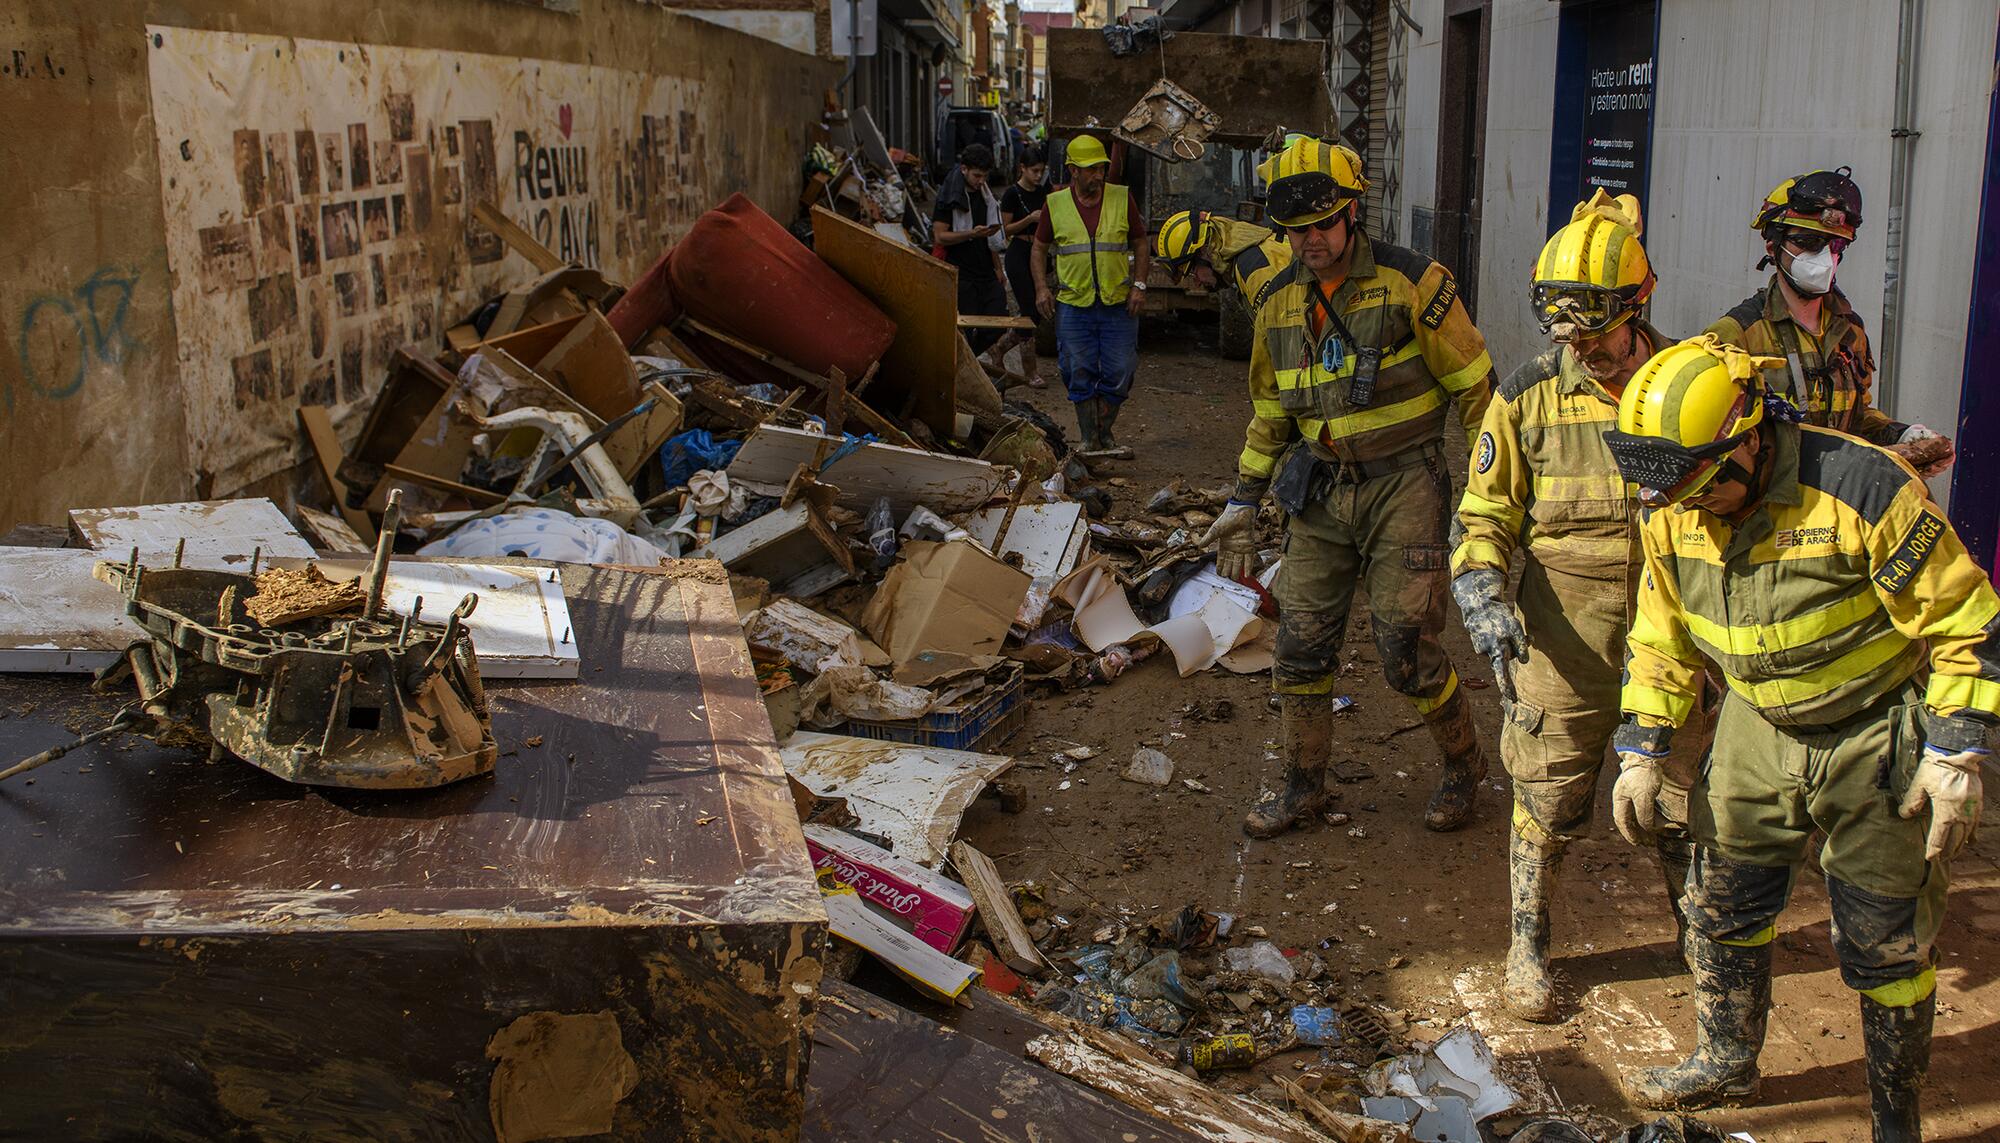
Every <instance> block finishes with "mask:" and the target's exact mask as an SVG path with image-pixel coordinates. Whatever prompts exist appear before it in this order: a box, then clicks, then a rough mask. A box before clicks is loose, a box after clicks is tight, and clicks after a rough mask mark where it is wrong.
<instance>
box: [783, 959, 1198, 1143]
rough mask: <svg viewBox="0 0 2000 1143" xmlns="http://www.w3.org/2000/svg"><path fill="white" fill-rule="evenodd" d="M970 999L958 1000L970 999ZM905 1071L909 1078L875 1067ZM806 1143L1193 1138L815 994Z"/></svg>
mask: <svg viewBox="0 0 2000 1143" xmlns="http://www.w3.org/2000/svg"><path fill="white" fill-rule="evenodd" d="M979 992H980V990H979V989H973V990H971V992H970V993H969V994H968V995H972V996H977V994H978V993H979ZM888 1061H909V1063H910V1066H884V1065H885V1062H888ZM799 1137H800V1139H802V1140H804V1141H806V1143H850V1141H853V1140H874V1139H897V1140H914V1139H963V1140H980V1141H981V1143H1051V1141H1056V1140H1077V1141H1082V1140H1091V1141H1093V1143H1096V1141H1106V1140H1108V1141H1124V1143H1188V1141H1189V1140H1195V1139H1198V1138H1200V1137H1199V1136H1196V1135H1192V1134H1189V1133H1187V1132H1185V1131H1181V1130H1178V1129H1176V1128H1174V1127H1173V1126H1172V1125H1170V1124H1167V1123H1163V1122H1161V1121H1160V1120H1157V1119H1154V1118H1153V1117H1151V1116H1150V1115H1144V1114H1141V1113H1140V1112H1138V1111H1134V1110H1132V1109H1131V1108H1128V1107H1126V1106H1124V1105H1123V1104H1121V1103H1118V1102H1116V1101H1114V1100H1111V1099H1108V1098H1106V1097H1105V1096H1103V1095H1100V1094H1098V1093H1097V1092H1095V1091H1093V1090H1091V1089H1090V1088H1087V1087H1085V1086H1083V1085H1082V1084H1079V1083H1076V1082H1075V1081H1073V1080H1070V1079H1067V1078H1065V1077H1063V1076H1059V1075H1056V1074H1054V1073H1052V1072H1050V1071H1049V1070H1047V1069H1046V1068H1041V1067H1037V1066H1036V1065H1034V1064H1031V1063H1028V1062H1026V1061H1024V1060H1022V1059H1021V1057H1020V1055H1019V1054H1018V1053H1017V1052H1012V1051H1008V1050H1007V1049H1005V1048H1002V1047H996V1046H994V1045H993V1044H989V1043H984V1042H981V1041H980V1040H979V1039H976V1038H974V1037H973V1036H969V1035H967V1034H965V1033H963V1032H960V1031H957V1030H955V1029H953V1028H949V1027H946V1026H945V1025H943V1024H940V1023H938V1022H937V1021H935V1020H932V1019H930V1018H929V1017H926V1016H920V1015H918V1014H917V1013H915V1012H912V1011H910V1010H909V1009H907V1008H904V1007H902V1006H900V1005H897V1004H893V1003H891V1002H889V1001H887V1000H884V999H882V998H881V997H879V996H876V995H874V994H873V993H869V992H864V991H862V990H861V989H859V988H856V987H854V986H853V985H850V984H846V983H843V982H841V981H836V980H822V981H821V982H820V992H819V1006H818V1011H817V1019H816V1020H815V1022H814V1024H813V1033H812V1071H811V1072H810V1073H809V1074H808V1075H807V1077H806V1116H805V1130H804V1131H803V1132H802V1133H801V1134H800V1136H799Z"/></svg>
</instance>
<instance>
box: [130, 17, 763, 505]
mask: <svg viewBox="0 0 2000 1143" xmlns="http://www.w3.org/2000/svg"><path fill="white" fill-rule="evenodd" d="M147 31H148V43H149V49H148V50H149V52H150V61H149V67H150V81H151V90H152V101H153V106H152V111H153V123H154V131H155V141H156V144H157V146H158V148H159V153H160V157H161V164H162V168H163V171H164V172H165V174H166V175H167V176H168V177H165V178H163V179H162V180H161V196H162V198H163V200H164V206H165V208H166V209H165V217H166V232H167V258H168V262H169V265H170V266H172V267H173V268H174V270H175V271H176V274H175V294H174V313H175V317H176V322H177V337H178V342H179V344H178V349H179V357H180V365H181V377H182V379H183V384H184V385H185V386H186V387H187V389H188V391H189V392H188V399H187V401H186V402H185V404H184V408H185V410H186V413H185V415H186V418H187V433H188V452H189V461H190V464H191V465H192V466H193V468H194V469H195V470H196V471H197V472H198V473H201V474H204V475H205V476H206V477H207V479H208V481H209V483H208V485H207V487H208V488H209V489H210V490H211V492H212V494H213V495H228V494H229V493H231V492H233V491H235V490H237V489H240V488H242V487H244V486H246V485H248V484H250V483H252V482H254V481H257V480H260V479H263V478H265V477H268V476H270V475H273V474H275V473H277V472H280V471H282V470H284V469H285V468H287V467H289V466H291V465H292V464H295V463H297V462H299V460H300V459H301V458H302V453H301V445H300V442H299V440H298V434H297V432H296V429H295V425H294V421H293V416H292V412H291V409H290V408H289V406H287V407H278V403H279V402H282V401H284V400H285V399H286V394H287V392H288V391H290V393H291V394H292V396H291V399H292V400H294V401H295V400H296V395H295V394H296V391H297V389H298V388H299V383H300V382H301V381H302V382H303V383H304V385H305V386H306V387H308V388H311V389H313V390H314V392H315V393H318V394H326V393H327V390H329V389H330V390H332V392H331V394H330V396H331V398H332V401H331V403H332V405H333V410H334V423H335V425H336V426H337V427H339V428H342V429H352V428H353V426H354V424H355V422H356V420H357V419H358V418H359V417H360V416H361V415H362V414H363V413H365V411H366V405H367V400H368V398H369V396H370V394H372V393H373V392H374V390H375V388H376V387H378V386H379V385H380V384H381V383H382V374H381V370H382V369H383V367H384V366H385V363H386V361H387V358H388V356H389V355H390V354H392V353H393V352H394V350H395V349H396V348H397V347H399V346H400V345H401V344H402V343H403V341H404V340H405V339H415V340H419V341H432V342H434V341H435V339H436V338H438V337H439V336H441V335H442V334H443V331H444V327H446V326H449V325H450V324H452V323H453V322H454V321H456V320H458V315H462V314H465V313H467V312H470V311H471V310H472V309H473V308H474V307H475V306H477V305H478V303H479V302H480V301H482V300H483V299H485V298H488V297H491V296H493V295H495V294H498V293H501V292H504V291H505V290H507V289H509V288H512V287H514V286H516V285H519V284H520V283H521V282H523V281H526V280H527V279H528V278H530V277H532V276H533V273H534V271H533V268H532V267H531V266H530V265H529V263H528V262H527V260H526V259H525V258H523V257H521V256H520V255H519V254H516V253H514V252H513V251H512V250H511V249H510V248H509V247H508V246H507V245H506V244H505V243H504V242H502V241H501V240H500V237H499V236H498V235H497V234H494V233H493V232H492V231H490V230H488V229H487V228H486V227H484V226H480V225H478V224H476V223H473V222H472V221H471V218H470V215H471V209H472V207H473V206H475V205H476V204H478V203H480V202H492V203H494V204H495V205H496V206H498V207H499V208H500V210H501V211H503V212H504V213H505V214H506V215H507V216H508V217H510V218H512V219H513V220H514V221H515V222H517V223H518V224H520V226H521V227H522V228H523V229H525V230H527V231H528V233H530V234H532V235H534V236H535V238H536V239H537V240H538V241H540V242H541V243H542V244H543V245H544V246H547V247H548V248H549V249H550V250H552V251H554V252H555V253H556V254H557V256H559V257H561V258H563V259H564V260H565V261H574V262H578V263H581V264H583V265H586V266H594V267H598V268H601V269H603V270H604V271H605V272H606V274H607V275H609V276H610V277H611V278H613V279H614V280H619V281H631V280H632V279H634V278H637V277H638V276H639V274H640V273H641V272H643V271H644V270H645V268H646V267H647V266H648V265H650V264H651V263H652V261H653V260H654V259H655V258H657V257H658V256H659V253H660V251H661V250H662V249H664V248H665V247H666V246H668V245H669V244H671V242H672V241H673V240H674V239H675V238H676V237H678V236H679V235H680V234H681V233H683V232H685V230H686V229H687V227H688V226H690V225H691V224H692V223H693V222H694V220H695V219H696V218H697V217H699V215H700V214H701V212H702V211H704V210H706V209H708V208H709V207H710V206H712V205H714V204H715V203H716V202H719V201H720V200H721V199H722V198H724V197H725V196H726V195H727V194H728V193H729V191H731V190H733V189H737V187H738V185H739V184H740V183H741V181H742V180H741V172H740V171H733V170H732V163H731V162H728V161H723V160H722V159H719V158H717V157H716V156H713V155H711V150H710V148H711V142H710V140H709V139H708V138H707V137H706V136H705V135H704V133H703V131H702V130H701V129H700V127H699V124H702V123H705V122H719V121H721V120H722V118H723V114H722V108H723V107H725V106H726V105H727V104H728V101H729V99H730V98H731V97H730V94H729V93H728V92H727V91H725V90H722V89H721V88H720V87H718V86H716V85H705V84H704V83H703V82H702V81H700V80H698V79H692V78H689V77H685V76H677V75H655V74H645V73H640V72H633V71H619V70H615V69H611V68H602V67H593V66H588V65H582V64H567V63H559V62H555V61H545V60H544V61H526V62H528V63H531V64H532V66H533V68H534V71H535V74H536V76H537V79H536V82H535V83H533V84H523V83H521V81H520V80H521V74H522V68H523V65H524V61H523V60H520V59H515V58H509V57H502V56H490V55H481V54H477V53H471V52H445V51H432V50H425V49H414V48H398V47H389V46H382V45H368V46H367V50H366V51H365V52H362V53H357V52H356V51H355V50H354V49H355V45H354V44H351V43H334V42H328V41H317V40H293V39H288V38H284V37H273V36H258V35H242V34H237V33H228V32H203V31H192V30H188V29H180V28H168V27H157V26H156V27H150V28H148V29H147ZM156 37H157V38H156ZM661 124H688V125H695V126H694V129H693V130H683V131H667V130H661V129H659V127H658V125H661ZM197 223H199V225H197ZM614 235H615V236H617V237H618V239H619V240H618V241H617V242H616V243H615V249H614ZM281 236H282V241H280V238H281ZM285 288H289V289H291V290H293V291H295V296H294V298H293V299H292V300H291V304H289V305H287V304H285V300H284V299H281V298H279V297H278V296H277V293H278V292H279V291H281V290H282V289H285ZM308 290H312V291H316V292H314V293H312V294H311V295H310V296H303V297H302V296H297V295H296V292H297V291H308ZM253 291H254V292H255V296H254V297H253V296H252V293H253Z"/></svg>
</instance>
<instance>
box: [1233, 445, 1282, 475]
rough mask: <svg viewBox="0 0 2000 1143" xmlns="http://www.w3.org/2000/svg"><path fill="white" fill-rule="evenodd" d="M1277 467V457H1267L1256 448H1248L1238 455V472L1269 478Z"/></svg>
mask: <svg viewBox="0 0 2000 1143" xmlns="http://www.w3.org/2000/svg"><path fill="white" fill-rule="evenodd" d="M1277 467H1278V458H1277V457H1275V456H1265V455H1264V454H1263V453H1261V452H1258V451H1257V450H1256V449H1254V448H1247V447H1246V448H1245V449H1244V450H1243V451H1242V452H1240V453H1238V454H1237V455H1236V468H1237V471H1239V472H1247V473H1249V474H1250V475H1252V476H1269V475H1271V472H1272V470H1273V469H1275V468H1277Z"/></svg>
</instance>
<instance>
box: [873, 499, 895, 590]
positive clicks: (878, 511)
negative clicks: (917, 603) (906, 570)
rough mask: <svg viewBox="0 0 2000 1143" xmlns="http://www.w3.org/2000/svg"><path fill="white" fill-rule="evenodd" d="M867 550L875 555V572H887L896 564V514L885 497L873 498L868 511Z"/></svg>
mask: <svg viewBox="0 0 2000 1143" xmlns="http://www.w3.org/2000/svg"><path fill="white" fill-rule="evenodd" d="M867 532H868V550H870V551H872V552H874V553H875V570H876V571H878V572H881V571H888V570H889V565H890V564H893V563H895V562H896V549H897V547H898V546H899V545H898V543H897V539H896V512H895V509H893V508H891V507H890V506H889V498H888V497H887V496H878V497H876V498H875V504H874V506H873V507H871V508H869V509H868V524H867Z"/></svg>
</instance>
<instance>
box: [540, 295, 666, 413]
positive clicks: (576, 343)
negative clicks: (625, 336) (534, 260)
mask: <svg viewBox="0 0 2000 1143" xmlns="http://www.w3.org/2000/svg"><path fill="white" fill-rule="evenodd" d="M527 364H529V365H530V366H531V367H532V368H533V369H534V371H535V372H536V373H539V374H541V375H542V376H543V377H545V378H547V379H548V380H549V381H551V382H553V383H555V384H556V385H559V386H561V387H562V389H563V391H564V392H566V393H568V394H569V395H570V396H571V397H574V398H576V401H577V403H578V404H580V405H582V406H583V407H584V408H586V409H589V410H590V411H591V413H592V414H593V415H594V416H596V417H597V419H598V421H599V422H604V421H609V420H611V419H612V418H613V417H617V416H620V415H622V414H624V413H626V412H628V411H630V410H631V408H632V407H633V406H634V405H637V404H638V403H639V402H640V400H642V396H641V394H640V391H639V370H638V367H637V366H635V365H633V364H632V358H631V355H629V354H628V353H626V352H625V343H624V342H623V341H620V340H619V339H618V334H617V332H616V331H614V330H613V329H612V328H611V323H609V322H607V321H605V320H604V315H603V314H600V313H598V312H597V311H595V310H592V311H590V312H588V313H586V314H584V315H583V316H582V317H581V318H579V319H578V320H577V322H576V324H575V325H573V326H571V327H570V330H569V332H568V333H567V334H565V335H564V336H563V339H562V340H561V341H560V342H557V343H556V346H555V348H554V349H551V350H549V352H548V354H547V355H546V356H544V357H543V358H542V359H541V360H539V361H534V362H528V363H527Z"/></svg>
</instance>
